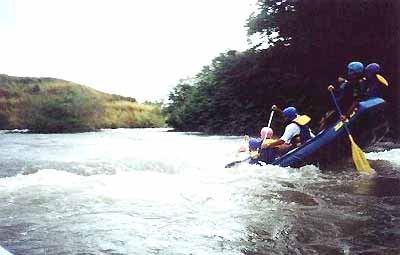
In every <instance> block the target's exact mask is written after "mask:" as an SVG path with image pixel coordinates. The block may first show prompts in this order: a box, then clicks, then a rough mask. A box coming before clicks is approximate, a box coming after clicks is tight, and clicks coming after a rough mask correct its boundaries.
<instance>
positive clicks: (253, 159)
mask: <svg viewBox="0 0 400 255" xmlns="http://www.w3.org/2000/svg"><path fill="white" fill-rule="evenodd" d="M261 142H262V141H261V140H260V139H258V138H254V137H252V138H250V139H249V154H250V162H249V163H250V164H252V165H253V164H257V165H259V164H260V163H259V158H260V145H261Z"/></svg>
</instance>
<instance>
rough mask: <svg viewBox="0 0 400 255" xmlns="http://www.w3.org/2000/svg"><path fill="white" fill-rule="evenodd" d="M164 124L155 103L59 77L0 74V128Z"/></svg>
mask: <svg viewBox="0 0 400 255" xmlns="http://www.w3.org/2000/svg"><path fill="white" fill-rule="evenodd" d="M164 125H165V119H164V116H163V115H162V113H161V110H160V106H158V105H156V104H139V103H137V102H136V100H135V99H134V98H130V97H122V96H118V95H111V94H107V93H103V92H100V91H97V90H94V89H91V88H89V87H86V86H82V85H79V84H75V83H72V82H68V81H64V80H60V79H53V78H21V77H12V76H7V75H0V129H15V128H19V129H22V128H28V129H30V130H32V131H34V132H51V133H57V132H80V131H89V130H95V129H98V128H119V127H126V128H128V127H161V126H164Z"/></svg>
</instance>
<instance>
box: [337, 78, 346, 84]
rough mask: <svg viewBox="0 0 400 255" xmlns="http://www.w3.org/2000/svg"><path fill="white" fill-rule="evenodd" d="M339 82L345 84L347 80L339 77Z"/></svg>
mask: <svg viewBox="0 0 400 255" xmlns="http://www.w3.org/2000/svg"><path fill="white" fill-rule="evenodd" d="M337 81H338V83H343V82H345V81H346V79H345V78H343V77H338V78H337Z"/></svg>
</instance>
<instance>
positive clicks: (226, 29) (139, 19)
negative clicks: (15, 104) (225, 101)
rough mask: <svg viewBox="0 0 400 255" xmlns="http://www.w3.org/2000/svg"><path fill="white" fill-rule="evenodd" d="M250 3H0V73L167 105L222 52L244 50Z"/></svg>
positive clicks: (200, 0) (221, 0) (251, 0)
mask: <svg viewBox="0 0 400 255" xmlns="http://www.w3.org/2000/svg"><path fill="white" fill-rule="evenodd" d="M254 9H255V0H152V1H151V0H34V1H33V0H0V33H1V34H0V35H1V40H0V73H3V74H8V75H15V76H33V77H54V78H61V79H65V80H70V81H73V82H77V83H80V84H84V85H87V86H90V87H92V88H96V89H99V90H101V91H104V92H110V93H116V94H120V95H125V96H132V97H135V98H136V99H138V100H139V101H144V100H158V99H165V98H166V97H167V95H168V92H169V91H170V90H171V88H172V87H173V86H174V85H175V84H176V83H177V82H178V80H179V79H180V78H186V77H189V76H192V75H194V74H196V73H198V72H199V71H200V70H201V68H202V67H203V66H204V65H208V64H210V63H211V60H212V59H213V58H214V57H216V56H217V55H218V54H219V53H222V52H225V51H226V50H228V49H234V50H240V51H241V50H244V49H246V48H248V45H247V40H246V30H245V28H244V25H245V21H246V19H247V18H248V16H249V15H250V13H251V12H252V11H254Z"/></svg>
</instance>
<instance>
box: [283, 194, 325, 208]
mask: <svg viewBox="0 0 400 255" xmlns="http://www.w3.org/2000/svg"><path fill="white" fill-rule="evenodd" d="M277 193H278V194H279V195H280V200H282V201H284V202H287V203H296V204H300V205H304V206H316V205H318V202H317V201H316V200H315V199H314V198H313V197H312V196H310V195H308V194H305V193H302V192H300V191H293V190H284V191H278V192H277Z"/></svg>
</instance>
